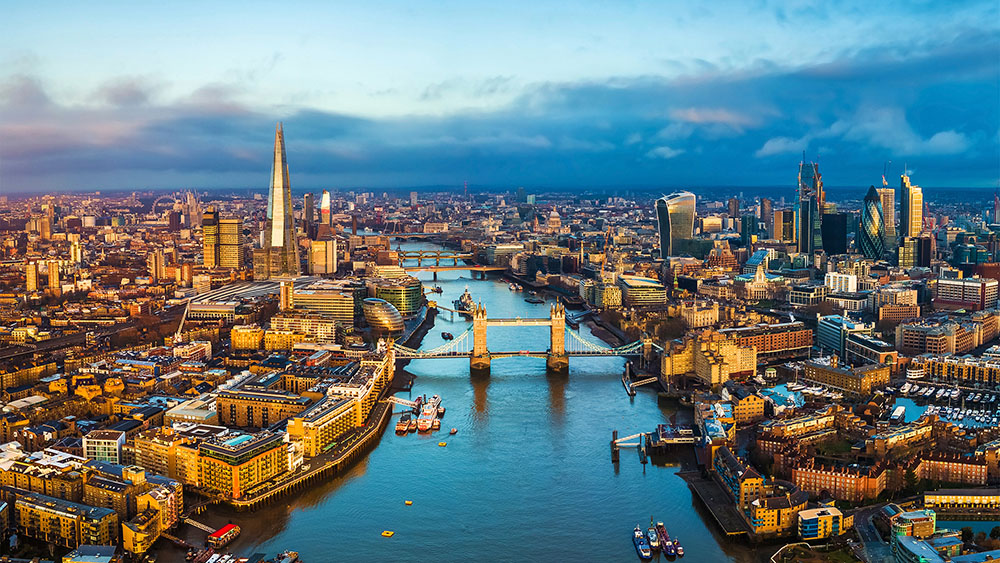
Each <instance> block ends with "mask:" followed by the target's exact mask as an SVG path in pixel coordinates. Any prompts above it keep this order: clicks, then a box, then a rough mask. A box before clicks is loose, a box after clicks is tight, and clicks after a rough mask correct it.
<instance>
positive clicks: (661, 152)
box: [646, 146, 684, 160]
mask: <svg viewBox="0 0 1000 563" xmlns="http://www.w3.org/2000/svg"><path fill="white" fill-rule="evenodd" d="M682 154H684V149H672V148H670V147H668V146H662V147H656V148H654V149H651V150H650V151H649V152H647V153H646V156H647V157H648V158H662V159H664V160H669V159H671V158H674V157H675V156H680V155H682Z"/></svg>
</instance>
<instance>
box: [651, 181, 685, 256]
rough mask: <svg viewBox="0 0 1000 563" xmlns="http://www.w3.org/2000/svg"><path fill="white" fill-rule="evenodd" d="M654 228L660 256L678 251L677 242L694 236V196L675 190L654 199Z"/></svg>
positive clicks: (670, 254)
mask: <svg viewBox="0 0 1000 563" xmlns="http://www.w3.org/2000/svg"><path fill="white" fill-rule="evenodd" d="M655 209H656V229H657V233H658V234H659V237H660V257H667V256H672V255H673V253H674V252H675V251H678V250H679V248H678V244H677V243H678V242H679V241H681V240H691V238H692V237H693V236H694V217H695V196H694V194H693V193H691V192H675V193H672V194H670V195H668V196H663V197H661V198H660V199H658V200H656V207H655Z"/></svg>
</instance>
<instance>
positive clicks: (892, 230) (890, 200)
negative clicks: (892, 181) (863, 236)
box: [878, 177, 896, 250]
mask: <svg viewBox="0 0 1000 563" xmlns="http://www.w3.org/2000/svg"><path fill="white" fill-rule="evenodd" d="M882 185H883V187H882V188H881V189H879V190H878V195H879V197H881V198H882V219H883V224H884V225H885V230H884V231H883V232H884V233H885V248H886V249H887V250H888V249H890V248H896V190H895V189H893V188H889V187H886V186H887V185H888V184H886V183H885V178H884V177H883V179H882Z"/></svg>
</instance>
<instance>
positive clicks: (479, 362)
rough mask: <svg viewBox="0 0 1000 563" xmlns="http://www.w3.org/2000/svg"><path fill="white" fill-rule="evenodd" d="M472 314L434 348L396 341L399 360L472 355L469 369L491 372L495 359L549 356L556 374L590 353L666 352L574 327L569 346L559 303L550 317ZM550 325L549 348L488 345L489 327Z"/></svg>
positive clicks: (477, 310)
mask: <svg viewBox="0 0 1000 563" xmlns="http://www.w3.org/2000/svg"><path fill="white" fill-rule="evenodd" d="M469 314H470V315H471V316H472V326H470V327H469V328H467V329H465V332H463V333H462V334H459V335H456V336H455V338H454V339H453V340H452V341H450V342H447V343H445V344H442V345H441V346H438V347H437V348H433V349H431V350H415V349H413V348H408V347H406V346H403V345H402V344H399V343H396V344H393V349H394V351H395V353H396V358H397V359H431V358H469V368H470V370H471V372H472V373H473V374H487V373H489V371H490V364H491V362H492V361H493V360H495V359H502V358H513V357H530V358H545V366H546V368H547V369H548V371H550V372H553V373H566V372H567V371H568V370H569V358H570V357H587V356H621V357H639V358H641V359H648V358H650V357H651V355H652V353H653V351H654V350H656V351H662V347H660V346H658V345H656V344H654V343H653V340H652V339H651V338H648V337H646V338H643V339H641V340H636V341H635V342H630V343H628V344H625V345H623V346H618V347H617V348H611V347H607V346H602V345H600V344H595V343H594V342H591V341H589V340H587V339H585V338H583V337H582V336H580V335H579V334H577V333H576V331H573V330H570V331H569V332H568V334H569V335H570V338H569V341H568V345H567V338H566V335H567V331H566V308H565V307H563V306H562V305H559V304H556V305H552V306H551V307H549V317H548V318H521V317H517V318H513V319H504V318H499V319H491V318H489V317H488V316H487V314H486V308H485V307H483V306H482V305H481V304H480V305H473V307H472V309H471V311H469ZM525 326H547V327H549V348H548V349H547V350H507V351H495V350H489V349H488V348H487V346H486V333H487V329H488V328H489V327H525Z"/></svg>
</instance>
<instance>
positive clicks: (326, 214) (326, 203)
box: [319, 190, 330, 225]
mask: <svg viewBox="0 0 1000 563" xmlns="http://www.w3.org/2000/svg"><path fill="white" fill-rule="evenodd" d="M319 223H320V225H329V224H330V192H328V191H326V190H323V197H322V198H320V200H319Z"/></svg>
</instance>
